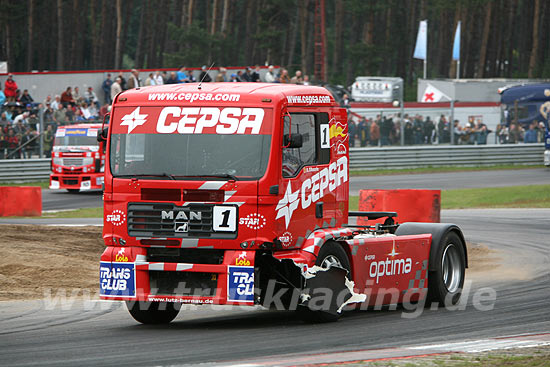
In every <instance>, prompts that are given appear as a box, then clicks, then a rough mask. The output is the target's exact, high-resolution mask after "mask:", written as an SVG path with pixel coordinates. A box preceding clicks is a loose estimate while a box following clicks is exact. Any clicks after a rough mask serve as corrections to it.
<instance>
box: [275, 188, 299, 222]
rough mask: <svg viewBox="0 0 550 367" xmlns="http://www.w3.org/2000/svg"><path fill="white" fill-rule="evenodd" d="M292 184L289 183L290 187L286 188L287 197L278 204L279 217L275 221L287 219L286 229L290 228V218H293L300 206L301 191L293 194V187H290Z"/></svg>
mask: <svg viewBox="0 0 550 367" xmlns="http://www.w3.org/2000/svg"><path fill="white" fill-rule="evenodd" d="M290 186H291V185H290V182H289V183H288V186H287V187H286V191H285V196H283V198H282V199H281V200H279V203H277V208H276V209H275V210H277V216H276V217H275V219H279V218H281V217H285V224H286V228H288V225H289V223H290V218H292V213H293V212H294V210H296V208H297V207H298V204H300V200H299V195H298V194H299V193H300V190H298V191H296V192H292V187H290Z"/></svg>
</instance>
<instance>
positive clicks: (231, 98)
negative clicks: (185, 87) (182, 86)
mask: <svg viewBox="0 0 550 367" xmlns="http://www.w3.org/2000/svg"><path fill="white" fill-rule="evenodd" d="M148 98H149V101H187V102H191V103H193V102H195V101H215V102H216V101H222V102H239V100H240V99H241V95H240V94H231V93H149V96H148Z"/></svg>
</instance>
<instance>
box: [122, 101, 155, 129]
mask: <svg viewBox="0 0 550 367" xmlns="http://www.w3.org/2000/svg"><path fill="white" fill-rule="evenodd" d="M140 108H141V107H137V108H136V109H135V110H133V111H132V113H130V114H128V115H125V116H123V117H122V122H121V123H120V125H121V126H128V134H130V133H131V132H132V130H134V129H135V128H136V127H138V126H141V125H143V124H144V123H145V122H147V120H146V118H147V116H148V115H145V114H143V115H142V114H140V113H139V109H140Z"/></svg>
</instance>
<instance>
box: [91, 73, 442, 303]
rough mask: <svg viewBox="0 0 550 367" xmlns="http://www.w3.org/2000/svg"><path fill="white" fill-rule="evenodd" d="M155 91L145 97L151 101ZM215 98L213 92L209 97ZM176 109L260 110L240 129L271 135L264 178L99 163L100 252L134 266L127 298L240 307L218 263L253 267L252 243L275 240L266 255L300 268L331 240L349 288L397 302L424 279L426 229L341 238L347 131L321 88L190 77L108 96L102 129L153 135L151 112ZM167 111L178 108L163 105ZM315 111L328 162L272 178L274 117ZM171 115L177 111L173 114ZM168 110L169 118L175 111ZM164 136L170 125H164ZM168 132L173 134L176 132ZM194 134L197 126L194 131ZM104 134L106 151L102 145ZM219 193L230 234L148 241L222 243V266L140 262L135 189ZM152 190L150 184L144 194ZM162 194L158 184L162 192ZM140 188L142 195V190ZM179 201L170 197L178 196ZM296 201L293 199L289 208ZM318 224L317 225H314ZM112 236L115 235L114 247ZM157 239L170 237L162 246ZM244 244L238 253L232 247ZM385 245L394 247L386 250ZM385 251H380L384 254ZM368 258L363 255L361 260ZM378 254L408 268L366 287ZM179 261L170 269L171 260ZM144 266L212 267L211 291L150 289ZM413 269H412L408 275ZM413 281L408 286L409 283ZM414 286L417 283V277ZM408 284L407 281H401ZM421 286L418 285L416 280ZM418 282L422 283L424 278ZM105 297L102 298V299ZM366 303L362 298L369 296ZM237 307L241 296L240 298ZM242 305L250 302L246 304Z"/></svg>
mask: <svg viewBox="0 0 550 367" xmlns="http://www.w3.org/2000/svg"><path fill="white" fill-rule="evenodd" d="M196 93H199V94H211V95H212V96H215V95H218V94H220V95H221V94H232V95H234V94H236V95H238V96H239V98H238V101H233V102H220V101H218V102H216V101H210V100H202V101H201V100H197V101H193V102H192V101H191V100H192V99H193V97H189V98H187V97H186V95H187V94H196ZM152 94H153V95H160V94H166V95H168V94H169V95H178V96H182V97H180V98H179V99H178V98H176V100H174V101H170V102H167V101H166V100H164V101H158V100H154V101H153V100H151V97H150V95H152ZM156 98H157V97H155V99H156ZM170 98H173V97H170ZM211 98H217V97H211ZM137 107H140V110H139V114H142V115H147V117H146V118H144V119H145V121H144V122H143V123H142V124H139V125H136V126H135V127H133V128H130V127H129V126H128V125H127V124H126V123H125V124H123V125H121V123H123V122H124V121H123V120H122V118H123V117H125V116H127V115H128V114H130V113H132V112H133V111H135V110H136V108H137ZM165 107H177V108H189V107H197V108H202V107H216V108H219V109H220V110H221V109H223V108H238V109H244V108H261V109H263V111H265V113H264V115H263V120H262V121H261V129H260V130H258V131H256V132H253V131H252V130H251V129H250V130H247V131H242V133H244V134H253V133H259V134H271V135H272V143H271V148H270V159H269V163H268V166H267V170H266V173H265V175H264V176H263V177H262V178H260V179H259V180H258V181H232V180H229V181H219V180H213V181H205V180H196V181H187V180H184V181H177V180H155V179H147V178H140V179H139V180H135V179H131V178H128V179H126V178H113V176H112V174H111V167H110V166H109V161H108V160H107V162H106V168H105V191H104V215H105V219H104V227H103V238H104V241H105V244H106V245H107V249H106V250H105V252H104V254H103V255H102V257H101V260H102V261H104V262H111V261H112V262H115V261H116V256H117V254H119V252H120V251H121V249H125V251H124V256H126V257H127V258H126V259H125V258H122V260H123V261H124V262H129V263H134V264H135V267H136V297H135V298H134V299H137V300H164V301H177V302H193V303H214V304H241V302H229V301H227V284H228V283H227V279H228V278H227V277H228V266H230V265H239V263H238V262H237V261H238V260H239V258H240V259H241V260H242V259H243V257H246V261H249V262H250V265H249V266H253V265H254V256H255V251H256V250H260V249H261V246H262V244H264V243H266V244H273V243H276V244H277V243H278V246H276V248H275V250H274V253H273V256H274V257H275V258H277V259H280V260H282V259H291V260H293V261H294V262H295V263H296V264H299V265H300V266H302V267H303V266H309V267H310V266H313V265H314V264H315V261H316V257H317V254H318V253H319V249H320V248H321V246H322V245H323V243H324V242H325V241H326V240H329V239H331V238H334V239H335V240H339V241H340V243H342V244H343V246H344V247H345V248H346V251H347V252H348V255H349V257H350V262H351V266H352V277H353V279H354V280H355V284H356V290H358V291H366V292H371V293H372V294H373V295H377V294H378V293H379V292H380V289H381V288H392V287H393V288H395V294H397V295H398V300H402V297H403V296H404V295H406V294H408V293H407V292H409V291H408V290H409V283H410V281H411V280H414V279H415V277H417V278H418V279H421V278H422V277H424V278H422V279H425V277H426V276H427V273H422V271H423V269H422V267H423V266H427V259H428V254H429V248H430V243H431V236H430V235H422V236H402V237H396V236H388V237H372V238H364V239H357V240H354V239H350V240H348V241H344V240H342V239H340V237H346V236H347V237H349V238H352V237H350V236H353V230H352V229H349V228H346V227H344V224H346V223H347V222H348V195H349V183H348V161H349V155H348V135H347V114H346V110H345V109H342V108H340V107H338V105H337V104H336V103H335V101H334V99H333V98H332V96H331V95H330V93H329V92H328V91H327V90H325V89H324V88H321V87H312V86H299V85H285V84H263V83H205V84H203V85H202V89H200V90H199V89H198V86H197V84H183V85H182V84H179V85H171V86H170V85H168V86H158V87H157V86H153V87H145V88H138V89H136V90H131V91H126V92H123V93H121V94H119V95H118V97H117V99H116V100H115V102H114V104H113V110H112V122H111V124H110V127H109V130H110V131H109V135H110V134H112V133H113V132H116V133H119V134H127V133H128V132H129V133H130V134H133V133H146V134H153V133H156V128H157V127H158V126H160V125H159V123H158V116H159V114H160V113H161V110H162V108H165ZM173 111H178V110H177V109H176V110H173ZM310 111H311V112H320V113H327V114H328V115H329V126H330V135H331V138H330V162H329V163H327V164H320V165H313V166H306V167H304V168H302V170H301V171H300V172H299V173H298V174H297V175H296V176H295V177H292V178H283V177H282V173H281V172H282V140H283V136H282V134H283V132H282V127H283V123H282V122H283V116H284V114H286V113H287V112H290V113H295V112H310ZM176 113H179V112H176ZM176 117H177V116H176ZM177 121H178V119H177V118H172V119H167V120H166V121H164V122H161V124H163V125H167V124H171V123H177ZM171 133H172V132H171ZM176 133H177V132H176ZM195 133H197V132H196V131H195ZM201 133H208V134H216V128H215V127H214V126H209V127H207V128H205V129H204V130H203V131H202V132H201ZM109 144H110V139H109V142H108V146H107V150H108V151H109V149H110V146H109ZM213 186H215V188H214V190H221V191H223V192H224V193H226V194H227V193H228V192H234V193H233V194H232V195H231V196H230V197H225V196H224V200H223V201H216V202H215V203H218V204H220V203H225V204H231V203H235V204H236V205H239V208H238V220H237V228H238V233H237V237H236V238H235V239H204V238H201V239H197V238H194V239H179V238H168V239H157V241H158V245H160V246H162V245H163V243H164V244H165V245H166V247H176V248H177V247H183V248H189V247H192V248H211V249H212V248H213V249H223V250H224V251H225V256H224V260H223V263H222V264H216V265H212V264H210V265H205V264H189V265H186V264H181V263H180V264H175V263H160V262H157V263H152V262H148V261H147V260H146V254H147V247H148V246H149V245H148V244H147V243H150V242H147V241H150V240H151V239H142V238H136V237H131V236H129V235H128V229H127V218H126V213H127V206H128V203H129V202H132V203H140V202H144V203H145V202H152V203H154V202H156V201H154V200H145V199H144V198H143V193H144V192H147V193H150V192H152V191H154V189H168V190H175V191H169V192H176V193H177V192H178V191H177V190H198V191H200V190H204V189H209V190H212V189H213ZM274 186H277V187H278V194H273V193H270V188H272V187H274ZM151 190H152V191H151ZM167 192H168V191H167ZM147 195H149V194H147ZM178 198H179V199H178ZM172 199H173V200H170V203H173V204H175V205H177V206H182V205H183V204H184V201H183V200H182V197H181V196H177V195H176V196H175V197H172ZM296 202H297V203H298V204H297V205H296ZM318 202H322V203H323V214H324V216H323V218H316V215H315V213H316V205H315V204H316V203H318ZM293 203H294V205H292V204H293ZM249 215H253V216H254V215H261V216H263V218H265V221H262V222H261V225H260V226H258V227H257V228H249V227H247V226H246V225H245V223H243V222H242V221H240V220H239V219H241V220H242V219H243V218H246V217H247V216H249ZM320 228H322V229H320ZM120 239H123V240H124V241H125V243H124V247H121V245H120ZM163 241H171V242H170V243H168V244H167V243H166V242H163ZM245 243H246V251H243V250H242V245H244V244H245ZM392 249H395V251H392ZM388 254H389V255H388ZM369 256H370V257H369ZM386 258H388V259H391V260H394V261H398V262H400V261H401V259H403V261H405V260H406V259H410V262H411V263H410V269H409V268H407V270H408V271H406V272H400V273H399V274H391V275H387V274H386V275H380V276H378V283H376V282H375V283H374V286H372V287H370V288H369V286H368V281H369V280H372V279H375V280H376V277H374V278H373V277H372V276H371V275H370V273H369V270H370V268H371V267H372V266H373V265H372V263H373V262H374V261H376V262H379V261H381V260H384V261H385V260H386ZM178 266H179V267H178ZM152 271H173V272H180V271H183V272H185V271H188V272H207V273H212V274H216V279H217V286H218V291H217V293H216V295H215V296H214V297H201V298H196V297H195V298H193V297H183V296H182V297H175V296H167V297H164V296H163V297H162V299H161V298H159V297H160V296H151V294H150V291H151V290H150V289H149V276H148V274H149V272H152ZM417 272H420V273H418V274H417ZM417 283H418V284H417ZM417 283H415V287H419V288H422V287H421V286H420V280H418V282H417ZM411 284H412V283H411ZM422 286H424V284H422ZM425 286H427V281H426V282H425ZM102 298H104V299H106V297H102ZM109 299H120V300H122V299H125V298H124V297H109ZM369 302H370V298H369ZM242 304H244V303H242ZM248 304H250V303H248Z"/></svg>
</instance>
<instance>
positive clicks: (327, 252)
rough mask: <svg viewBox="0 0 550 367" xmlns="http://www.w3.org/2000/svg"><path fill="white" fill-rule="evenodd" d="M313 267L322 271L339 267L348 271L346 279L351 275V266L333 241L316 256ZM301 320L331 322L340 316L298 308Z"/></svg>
mask: <svg viewBox="0 0 550 367" xmlns="http://www.w3.org/2000/svg"><path fill="white" fill-rule="evenodd" d="M315 265H317V266H320V267H321V268H323V269H328V268H330V267H331V266H339V267H341V268H344V269H346V270H347V271H348V275H347V276H348V278H349V277H350V274H351V266H350V262H349V259H348V255H347V254H346V251H344V249H343V248H342V246H340V245H339V244H338V243H336V242H334V241H328V242H326V243H325V244H324V245H323V246H322V247H321V250H320V251H319V255H317V260H316V261H315ZM298 311H299V312H300V314H301V316H302V318H303V319H304V320H306V321H309V322H333V321H337V320H338V319H339V318H340V314H338V313H337V314H333V313H331V312H326V311H314V310H311V309H309V308H308V307H305V306H303V307H300V308H299V309H298Z"/></svg>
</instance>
